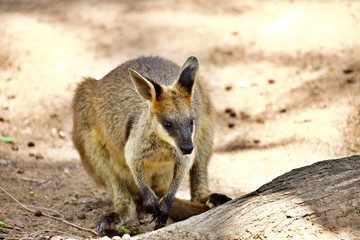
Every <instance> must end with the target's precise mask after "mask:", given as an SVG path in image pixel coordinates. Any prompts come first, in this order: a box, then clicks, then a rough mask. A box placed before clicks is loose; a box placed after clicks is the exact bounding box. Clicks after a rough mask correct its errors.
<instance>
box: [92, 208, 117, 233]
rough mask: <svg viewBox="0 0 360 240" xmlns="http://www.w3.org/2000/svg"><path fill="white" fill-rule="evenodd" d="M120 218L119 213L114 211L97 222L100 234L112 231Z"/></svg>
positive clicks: (97, 230) (97, 229)
mask: <svg viewBox="0 0 360 240" xmlns="http://www.w3.org/2000/svg"><path fill="white" fill-rule="evenodd" d="M118 220H119V214H117V213H115V212H112V213H109V214H107V215H105V216H104V217H103V218H102V219H101V220H100V221H99V222H98V224H97V226H96V232H97V233H98V234H99V236H105V235H106V233H107V232H109V231H112V230H113V229H114V227H115V224H116V222H117V221H118Z"/></svg>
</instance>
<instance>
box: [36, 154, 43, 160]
mask: <svg viewBox="0 0 360 240" xmlns="http://www.w3.org/2000/svg"><path fill="white" fill-rule="evenodd" d="M35 159H38V160H39V159H44V156H43V155H42V154H41V153H39V152H38V153H36V154H35Z"/></svg>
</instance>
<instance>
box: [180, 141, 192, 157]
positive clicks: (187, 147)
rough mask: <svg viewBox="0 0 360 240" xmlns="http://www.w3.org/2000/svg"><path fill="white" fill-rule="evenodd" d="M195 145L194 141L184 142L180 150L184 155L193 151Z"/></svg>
mask: <svg viewBox="0 0 360 240" xmlns="http://www.w3.org/2000/svg"><path fill="white" fill-rule="evenodd" d="M193 149H194V145H193V144H192V143H188V144H183V145H181V146H180V151H181V153H182V154H183V155H186V154H190V153H192V151H193Z"/></svg>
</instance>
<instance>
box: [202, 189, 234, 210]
mask: <svg viewBox="0 0 360 240" xmlns="http://www.w3.org/2000/svg"><path fill="white" fill-rule="evenodd" d="M230 200H232V199H231V198H229V197H228V196H226V195H224V194H219V193H212V194H211V195H210V196H209V199H208V200H207V201H206V205H207V206H208V207H209V208H214V207H217V206H220V205H222V204H224V203H226V202H228V201H230Z"/></svg>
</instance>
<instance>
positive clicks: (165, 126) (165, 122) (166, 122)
mask: <svg viewBox="0 0 360 240" xmlns="http://www.w3.org/2000/svg"><path fill="white" fill-rule="evenodd" d="M162 125H163V126H164V128H171V127H172V123H171V122H170V121H168V120H164V121H163V122H162Z"/></svg>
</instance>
